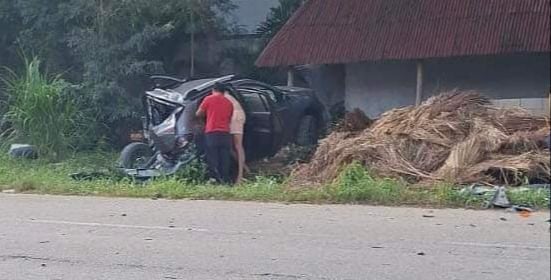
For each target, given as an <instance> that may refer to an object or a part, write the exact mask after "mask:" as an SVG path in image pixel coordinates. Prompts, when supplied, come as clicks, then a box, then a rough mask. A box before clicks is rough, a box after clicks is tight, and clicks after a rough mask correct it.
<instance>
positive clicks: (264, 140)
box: [238, 89, 279, 160]
mask: <svg viewBox="0 0 551 280" xmlns="http://www.w3.org/2000/svg"><path fill="white" fill-rule="evenodd" d="M238 93H239V95H240V99H241V100H243V103H244V104H243V105H244V106H243V107H244V109H245V111H246V113H247V122H246V123H245V136H244V137H245V139H244V146H245V150H246V152H247V158H248V159H251V160H254V159H260V158H264V157H269V156H272V155H273V154H275V153H276V152H277V150H278V149H279V147H277V139H275V138H274V131H276V130H277V129H276V127H275V126H274V123H275V122H274V116H273V113H272V111H271V109H270V104H269V101H268V100H267V98H266V96H265V95H264V94H263V93H262V92H260V91H257V90H254V89H238Z"/></svg>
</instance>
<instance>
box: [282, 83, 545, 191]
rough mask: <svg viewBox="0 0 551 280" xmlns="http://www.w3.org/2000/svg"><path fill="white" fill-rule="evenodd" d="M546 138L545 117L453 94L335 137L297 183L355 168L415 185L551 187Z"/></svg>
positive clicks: (299, 171)
mask: <svg viewBox="0 0 551 280" xmlns="http://www.w3.org/2000/svg"><path fill="white" fill-rule="evenodd" d="M355 114H357V113H355ZM354 117H355V118H356V119H357V118H358V116H354ZM547 135H549V122H548V120H547V119H546V118H543V117H537V116H533V115H531V114H530V113H529V112H527V111H525V110H523V109H520V108H516V109H499V108H495V107H492V106H491V105H490V102H489V100H488V99H487V98H485V97H483V96H481V95H480V94H478V93H476V92H460V91H453V92H448V93H444V94H441V95H439V96H435V97H432V98H430V99H429V100H427V101H426V102H424V103H423V104H421V105H420V106H418V107H413V106H412V107H406V108H401V109H395V110H392V111H389V112H387V113H385V114H384V115H382V116H381V118H380V119H379V120H377V121H376V122H375V123H374V124H373V125H372V126H371V127H369V128H365V129H360V130H358V131H351V130H348V131H343V130H342V129H340V130H336V131H335V132H333V133H332V134H330V135H329V136H328V137H327V138H326V139H324V140H322V142H321V143H320V146H319V148H318V150H317V151H316V153H315V155H314V156H313V158H312V160H311V161H310V162H309V163H308V164H303V165H300V166H298V167H297V168H296V169H295V170H294V171H293V173H292V175H291V178H292V182H291V184H292V185H295V186H297V185H317V184H324V183H328V182H331V181H332V180H334V179H335V178H336V177H337V176H338V174H339V172H340V171H341V170H342V168H343V167H345V166H346V165H348V164H350V163H352V162H354V161H357V162H361V163H363V164H364V165H365V166H366V167H367V168H368V169H370V170H372V171H373V172H375V173H376V174H377V175H379V176H385V177H394V178H402V179H405V180H407V181H408V182H410V183H420V184H423V183H433V182H435V181H447V182H452V183H487V184H507V185H518V184H523V183H525V182H526V181H528V180H529V181H534V180H539V181H545V182H549V177H550V164H549V156H550V154H549V150H547V149H545V148H544V141H545V137H546V136H547Z"/></svg>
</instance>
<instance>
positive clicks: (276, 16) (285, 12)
mask: <svg viewBox="0 0 551 280" xmlns="http://www.w3.org/2000/svg"><path fill="white" fill-rule="evenodd" d="M302 3H303V0H279V5H278V6H277V7H274V8H271V9H270V14H269V15H268V17H267V18H266V20H265V21H264V22H262V23H261V24H260V25H259V26H258V28H257V30H256V32H257V33H258V34H260V35H262V37H264V38H267V39H268V40H269V39H271V38H273V37H274V36H275V35H276V34H277V32H278V31H279V30H280V29H281V28H282V27H283V25H285V23H286V22H287V21H288V20H289V19H290V18H291V16H292V15H293V14H294V13H295V11H296V10H297V9H298V8H299V7H300V5H302Z"/></svg>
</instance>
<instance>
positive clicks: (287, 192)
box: [0, 153, 549, 208]
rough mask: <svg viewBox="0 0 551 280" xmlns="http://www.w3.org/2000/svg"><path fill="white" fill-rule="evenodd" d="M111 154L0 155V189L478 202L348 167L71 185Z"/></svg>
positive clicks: (532, 199) (532, 201) (515, 198)
mask: <svg viewBox="0 0 551 280" xmlns="http://www.w3.org/2000/svg"><path fill="white" fill-rule="evenodd" d="M115 159H116V155H110V154H105V153H103V154H98V153H94V154H78V155H77V156H76V157H73V158H69V159H67V160H64V161H62V162H61V163H56V164H52V163H50V162H48V161H44V160H37V161H28V160H12V159H8V158H7V157H6V156H5V155H3V154H0V174H2V176H0V191H1V190H7V189H14V190H16V191H18V192H29V193H41V194H64V195H98V196H117V197H143V198H169V199H182V198H190V199H224V200H244V201H247V200H256V201H285V202H295V203H304V202H306V203H368V204H379V205H414V206H427V207H445V206H446V207H474V208H481V207H482V205H483V204H482V202H481V201H475V200H472V198H470V197H466V196H463V195H461V193H460V192H458V191H457V188H454V187H453V186H445V185H444V186H434V188H428V189H427V188H423V189H420V188H412V187H410V186H408V185H406V184H405V183H402V182H398V181H395V180H388V179H380V178H375V177H372V176H371V175H370V174H369V172H367V171H366V170H365V169H364V168H363V167H361V166H359V165H351V166H349V167H348V168H346V169H345V170H344V171H343V174H342V176H341V177H340V178H339V180H337V181H335V182H334V184H332V185H329V186H325V187H319V188H300V189H288V188H287V187H286V185H285V183H284V182H283V183H282V182H280V181H279V180H277V179H274V178H272V177H266V176H263V177H256V178H252V179H251V180H250V181H248V182H246V183H245V184H243V185H240V186H235V187H231V188H230V187H223V186H213V185H208V184H204V183H199V184H196V183H188V182H186V181H185V180H182V179H181V178H178V177H172V178H163V179H159V180H155V181H151V182H148V183H146V184H142V183H138V182H134V181H132V180H130V179H127V178H124V179H121V178H118V177H115V178H110V177H105V178H103V179H98V180H88V181H74V180H72V179H71V178H70V177H69V176H68V175H69V174H71V173H74V172H79V171H87V172H89V171H90V170H103V169H105V167H109V166H111V165H112V164H113V162H115ZM510 199H511V202H512V203H513V204H526V205H528V206H531V207H535V208H547V207H549V192H548V191H536V192H529V193H524V194H523V195H520V194H519V195H511V196H510Z"/></svg>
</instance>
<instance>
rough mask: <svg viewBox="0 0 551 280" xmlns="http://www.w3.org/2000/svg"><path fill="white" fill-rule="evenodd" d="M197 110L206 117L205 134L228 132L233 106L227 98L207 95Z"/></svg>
mask: <svg viewBox="0 0 551 280" xmlns="http://www.w3.org/2000/svg"><path fill="white" fill-rule="evenodd" d="M199 108H200V109H201V110H202V111H204V112H205V114H206V116H207V124H206V126H205V133H209V132H230V122H231V117H232V114H233V105H232V103H231V102H230V101H229V100H228V99H227V98H225V97H224V96H223V95H216V94H212V95H209V96H207V97H205V99H204V100H203V103H201V106H200V107H199Z"/></svg>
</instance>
